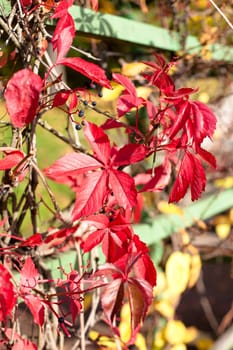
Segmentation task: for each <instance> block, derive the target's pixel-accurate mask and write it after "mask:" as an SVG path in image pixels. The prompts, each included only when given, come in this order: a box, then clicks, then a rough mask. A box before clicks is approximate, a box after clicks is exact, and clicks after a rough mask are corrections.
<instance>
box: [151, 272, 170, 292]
mask: <svg viewBox="0 0 233 350" xmlns="http://www.w3.org/2000/svg"><path fill="white" fill-rule="evenodd" d="M166 287H167V281H166V276H165V274H164V272H162V271H160V272H158V274H157V284H156V287H155V288H154V290H153V292H154V296H156V295H159V294H161V293H162V292H163V291H164V290H165V288H166Z"/></svg>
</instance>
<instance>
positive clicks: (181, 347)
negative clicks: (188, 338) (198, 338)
mask: <svg viewBox="0 0 233 350" xmlns="http://www.w3.org/2000/svg"><path fill="white" fill-rule="evenodd" d="M170 350H187V346H186V345H185V344H177V345H174V346H172V347H171V348H170Z"/></svg>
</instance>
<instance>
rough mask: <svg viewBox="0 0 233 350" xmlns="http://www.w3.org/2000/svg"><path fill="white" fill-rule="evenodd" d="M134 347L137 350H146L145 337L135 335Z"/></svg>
mask: <svg viewBox="0 0 233 350" xmlns="http://www.w3.org/2000/svg"><path fill="white" fill-rule="evenodd" d="M135 345H136V346H137V348H138V350H147V346H146V340H145V337H143V335H142V334H141V333H138V334H137V337H136V341H135Z"/></svg>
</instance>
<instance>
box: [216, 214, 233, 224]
mask: <svg viewBox="0 0 233 350" xmlns="http://www.w3.org/2000/svg"><path fill="white" fill-rule="evenodd" d="M221 224H228V225H230V224H231V220H230V218H229V216H228V215H218V216H215V218H214V225H221Z"/></svg>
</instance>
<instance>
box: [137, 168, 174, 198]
mask: <svg viewBox="0 0 233 350" xmlns="http://www.w3.org/2000/svg"><path fill="white" fill-rule="evenodd" d="M154 173H155V175H154V176H153V177H151V178H150V180H149V181H148V182H147V183H145V185H144V186H143V188H142V189H141V190H140V192H158V191H163V190H164V188H165V187H166V186H167V185H168V182H169V180H170V176H171V164H170V162H168V161H167V162H165V164H164V165H159V166H157V167H156V168H155V169H154ZM146 175H147V174H146Z"/></svg>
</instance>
